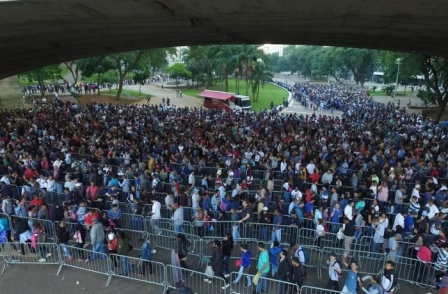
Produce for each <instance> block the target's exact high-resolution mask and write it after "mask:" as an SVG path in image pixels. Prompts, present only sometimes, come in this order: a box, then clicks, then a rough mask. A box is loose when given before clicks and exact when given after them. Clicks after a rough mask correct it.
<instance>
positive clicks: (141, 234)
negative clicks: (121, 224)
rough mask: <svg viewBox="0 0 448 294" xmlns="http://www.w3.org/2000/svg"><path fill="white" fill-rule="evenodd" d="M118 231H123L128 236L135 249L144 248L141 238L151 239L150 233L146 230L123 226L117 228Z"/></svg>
mask: <svg viewBox="0 0 448 294" xmlns="http://www.w3.org/2000/svg"><path fill="white" fill-rule="evenodd" d="M117 231H122V232H124V233H125V234H126V235H127V236H128V238H129V241H130V244H131V245H132V247H133V248H134V249H135V250H141V249H142V248H141V245H140V242H139V241H138V240H139V239H140V238H142V239H143V240H149V233H147V232H145V231H136V230H128V229H122V228H117Z"/></svg>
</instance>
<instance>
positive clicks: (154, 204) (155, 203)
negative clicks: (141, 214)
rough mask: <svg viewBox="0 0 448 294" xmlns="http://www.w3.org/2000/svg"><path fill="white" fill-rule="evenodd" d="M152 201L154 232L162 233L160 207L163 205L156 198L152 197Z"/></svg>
mask: <svg viewBox="0 0 448 294" xmlns="http://www.w3.org/2000/svg"><path fill="white" fill-rule="evenodd" d="M151 202H152V209H151V220H150V224H151V227H152V229H153V230H154V232H155V233H156V234H157V235H161V234H162V230H161V229H160V228H159V221H160V217H161V215H160V209H161V207H162V205H161V204H160V202H159V201H158V200H157V199H156V198H151Z"/></svg>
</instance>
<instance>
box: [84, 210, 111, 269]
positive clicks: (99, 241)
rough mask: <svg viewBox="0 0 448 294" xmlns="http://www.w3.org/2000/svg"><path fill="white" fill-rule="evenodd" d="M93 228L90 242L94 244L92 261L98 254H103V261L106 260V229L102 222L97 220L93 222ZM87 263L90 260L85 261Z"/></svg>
mask: <svg viewBox="0 0 448 294" xmlns="http://www.w3.org/2000/svg"><path fill="white" fill-rule="evenodd" d="M92 223H93V227H92V228H91V229H90V242H91V243H92V247H93V252H92V255H91V256H90V260H95V259H96V254H97V253H98V252H99V253H101V259H105V258H106V257H105V256H104V227H103V225H102V224H101V223H100V221H99V220H98V219H97V218H95V219H93V220H92ZM84 262H85V263H88V262H89V259H86V260H85V261H84Z"/></svg>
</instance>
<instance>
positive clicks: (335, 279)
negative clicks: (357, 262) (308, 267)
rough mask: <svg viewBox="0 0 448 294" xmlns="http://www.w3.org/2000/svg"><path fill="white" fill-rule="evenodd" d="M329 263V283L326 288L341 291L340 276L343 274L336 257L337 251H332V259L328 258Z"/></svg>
mask: <svg viewBox="0 0 448 294" xmlns="http://www.w3.org/2000/svg"><path fill="white" fill-rule="evenodd" d="M327 264H328V278H329V279H328V283H327V285H326V286H325V289H329V290H335V291H340V288H339V277H340V276H341V275H342V269H341V265H340V264H339V261H338V260H337V259H336V254H335V253H333V252H332V253H330V259H329V260H327Z"/></svg>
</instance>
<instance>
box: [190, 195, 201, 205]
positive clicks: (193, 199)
mask: <svg viewBox="0 0 448 294" xmlns="http://www.w3.org/2000/svg"><path fill="white" fill-rule="evenodd" d="M200 200H201V197H200V196H199V194H198V193H193V195H192V196H191V206H192V207H193V208H198V206H199V201H200Z"/></svg>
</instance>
